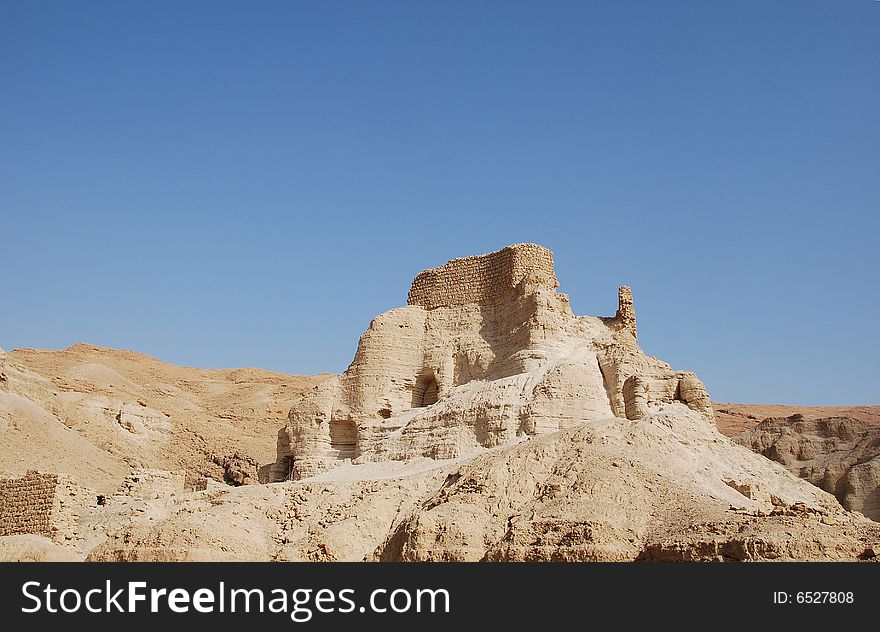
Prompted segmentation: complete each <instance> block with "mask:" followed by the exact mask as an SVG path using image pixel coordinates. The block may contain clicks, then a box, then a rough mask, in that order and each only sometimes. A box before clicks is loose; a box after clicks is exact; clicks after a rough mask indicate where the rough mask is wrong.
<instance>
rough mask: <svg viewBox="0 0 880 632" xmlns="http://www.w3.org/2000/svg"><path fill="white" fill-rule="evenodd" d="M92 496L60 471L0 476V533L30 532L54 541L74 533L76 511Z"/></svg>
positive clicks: (69, 536)
mask: <svg viewBox="0 0 880 632" xmlns="http://www.w3.org/2000/svg"><path fill="white" fill-rule="evenodd" d="M90 500H94V497H92V496H90V494H89V491H88V490H85V489H83V488H81V487H79V486H78V485H77V484H76V481H75V480H74V479H73V478H71V477H69V476H64V475H59V474H44V473H40V472H37V471H33V470H32V471H29V472H28V473H27V474H25V475H24V476H23V477H21V478H0V536H4V535H19V534H25V533H32V534H36V535H42V536H46V537H47V538H52V539H53V540H56V541H63V540H65V539H71V538H73V537H75V535H76V527H77V512H78V510H79V509H80V508H81V507H83V506H84V505H85V504H88V503H89V502H90Z"/></svg>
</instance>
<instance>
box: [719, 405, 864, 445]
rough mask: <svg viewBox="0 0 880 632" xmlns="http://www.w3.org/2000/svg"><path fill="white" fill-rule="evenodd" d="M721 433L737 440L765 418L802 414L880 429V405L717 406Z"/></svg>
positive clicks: (806, 417) (806, 416)
mask: <svg viewBox="0 0 880 632" xmlns="http://www.w3.org/2000/svg"><path fill="white" fill-rule="evenodd" d="M712 407H713V408H714V409H715V422H716V423H717V425H718V430H720V431H721V432H722V433H723V434H725V435H727V436H728V437H733V436H736V435H738V434H740V433H741V432H744V431H746V430H751V429H752V428H754V427H755V426H757V425H758V424H759V423H761V422H762V421H763V420H764V419H770V418H773V419H781V418H784V417H791V416H792V415H801V416H803V417H804V418H805V419H823V418H828V417H848V418H850V419H853V420H855V421H861V422H864V423H867V424H870V425H875V426H880V406H784V405H782V404H721V403H713V404H712Z"/></svg>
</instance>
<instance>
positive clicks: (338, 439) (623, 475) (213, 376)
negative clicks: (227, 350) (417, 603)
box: [0, 244, 880, 561]
mask: <svg viewBox="0 0 880 632" xmlns="http://www.w3.org/2000/svg"><path fill="white" fill-rule="evenodd" d="M557 287H558V282H557V280H556V276H555V272H554V266H553V257H552V253H550V251H549V250H547V249H546V248H543V247H541V246H539V245H537V244H516V245H513V246H509V247H507V248H504V249H502V250H500V251H498V252H494V253H490V254H487V255H479V256H475V257H468V258H465V259H455V260H452V261H450V262H448V263H447V264H445V265H442V266H439V267H438V268H432V269H429V270H425V271H423V272H422V273H420V274H419V275H418V276H417V277H416V278H415V280H414V282H413V285H412V287H411V289H410V292H409V296H408V300H407V305H406V306H403V307H399V308H395V309H392V310H390V311H388V312H385V313H384V314H380V315H379V316H377V317H376V318H374V319H373V321H372V322H371V323H370V326H369V328H368V329H367V330H366V331H365V332H364V333H363V335H362V336H361V338H360V340H359V342H358V345H357V351H356V353H355V357H354V360H353V361H352V363H351V365H350V366H349V367H348V369H346V371H345V372H344V373H342V374H341V375H337V376H315V377H302V376H290V375H282V374H277V373H270V372H266V371H259V370H256V369H238V370H220V371H203V370H199V369H191V368H184V367H174V366H171V365H167V364H165V363H162V362H160V361H158V360H156V359H155V358H150V357H148V356H143V355H140V354H133V353H131V352H125V351H113V350H110V349H102V348H100V347H91V346H88V345H75V346H74V347H71V348H70V349H67V350H64V351H56V352H44V351H34V350H27V349H22V350H16V351H13V352H10V353H6V354H3V355H0V437H2V439H3V442H2V444H0V467H2V468H3V469H4V470H5V471H6V472H7V473H8V474H13V475H16V476H17V478H12V479H9V478H7V479H5V480H2V481H0V514H2V515H0V518H3V519H2V520H0V559H88V560H120V561H125V560H171V561H174V560H322V561H323V560H385V561H419V560H421V561H477V560H494V561H521V560H532V561H552V560H567V561H624V560H652V561H653V560H852V561H855V560H859V559H876V558H877V551H878V550H880V524H877V523H875V522H872V521H870V520H868V519H867V518H866V517H865V516H864V515H862V514H861V513H858V512H851V511H847V510H846V509H844V507H842V506H841V504H840V503H839V502H838V500H837V499H836V498H835V497H834V496H833V495H832V494H830V493H828V492H827V491H824V490H823V489H820V488H819V487H817V486H815V485H812V484H810V483H809V482H808V481H807V480H804V479H803V478H799V477H798V476H796V475H795V474H794V473H792V472H791V471H789V470H787V469H786V467H783V465H781V464H780V463H776V462H774V460H771V459H769V458H766V457H765V456H764V455H762V454H759V453H756V452H755V451H752V450H750V449H748V448H747V447H744V446H743V445H740V444H739V443H738V442H737V441H740V439H737V441H734V440H732V439H731V438H729V437H727V436H725V434H723V433H722V432H719V429H718V427H717V426H716V424H717V423H718V422H717V418H716V412H715V409H716V408H720V407H716V406H713V405H712V403H711V400H710V398H709V394H708V393H707V391H706V389H705V387H704V385H703V384H702V382H701V381H700V380H699V379H698V377H697V376H696V375H695V374H694V373H692V372H689V371H684V370H677V369H673V368H672V367H671V366H670V365H668V364H666V363H665V362H663V361H661V360H659V359H657V358H654V357H651V356H648V355H646V354H645V353H644V352H643V351H642V350H641V348H640V347H639V344H638V336H637V328H636V313H635V307H634V300H633V296H632V293H631V292H630V289H629V288H628V287H626V286H623V287H621V288H620V290H619V293H618V309H617V312H616V313H615V314H614V315H613V316H604V317H600V316H578V315H575V314H573V313H572V311H571V307H570V304H569V300H568V297H567V296H566V295H565V294H561V293H559V292H557V291H556V288H557ZM673 308H674V306H673ZM288 410H289V412H288ZM747 410H748V408H747V407H746V408H745V409H744V408H742V407H738V406H736V405H724V408H723V410H721V414H722V415H725V416H726V417H725V418H724V420H723V421H722V423H721V425H722V427H724V428H725V429H726V430H727V431H728V432H730V431H731V429H732V428H733V425H732V423H728V421H731V422H736V423H738V424H741V425H742V426H743V427H748V426H754V425H756V424H757V422H758V419H757V418H755V419H751V418H750V417H749V415H750V414H752V413H751V412H744V411H747ZM860 414H861V413H860ZM865 414H870V411H867V412H866V413H865ZM754 416H755V417H757V415H754ZM858 423H863V422H858ZM762 445H763V443H762ZM794 445H799V444H797V443H796V442H795V444H794ZM808 445H809V446H812V445H814V443H809V444H808ZM860 445H861V444H860ZM751 447H755V446H754V445H752V446H751ZM808 449H809V448H808ZM758 451H760V450H758ZM34 469H36V470H41V472H33V471H31V472H29V473H27V475H25V476H22V475H23V474H25V472H26V471H28V470H34ZM799 473H800V472H799ZM801 474H802V473H801ZM68 475H73V478H72V477H71V476H68ZM198 477H201V478H200V479H199V480H195V479H197V478H198ZM205 477H207V478H210V479H213V481H209V480H206V478H205ZM190 479H193V480H190ZM218 481H225V482H226V483H231V484H227V485H224V484H222V483H219V482H218ZM264 481H265V482H269V483H271V484H242V483H258V482H264Z"/></svg>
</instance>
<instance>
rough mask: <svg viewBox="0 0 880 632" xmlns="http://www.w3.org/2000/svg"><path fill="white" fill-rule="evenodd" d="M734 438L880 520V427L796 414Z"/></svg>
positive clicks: (763, 424) (854, 507)
mask: <svg viewBox="0 0 880 632" xmlns="http://www.w3.org/2000/svg"><path fill="white" fill-rule="evenodd" d="M734 440H735V441H737V442H738V443H740V444H742V445H744V446H746V447H748V448H751V449H752V450H754V451H755V452H758V453H759V454H762V455H764V456H766V457H767V458H769V459H772V460H774V461H777V462H779V463H781V464H782V465H784V466H785V468H786V469H788V470H789V471H790V472H792V473H793V474H796V475H797V476H800V477H801V478H803V479H805V480H808V481H809V482H811V483H813V484H814V485H816V486H818V487H821V488H822V489H824V490H825V491H827V492H830V493H832V494H834V495H835V496H836V497H837V499H838V500H839V501H840V503H841V504H842V505H843V506H844V507H845V508H846V509H849V510H850V511H860V512H862V513H863V514H865V515H866V516H868V517H869V518H871V519H873V520H877V521H880V425H877V424H873V423H870V422H866V421H860V420H857V419H852V418H850V417H825V418H820V419H808V418H806V417H805V416H804V415H792V416H790V417H783V418H771V419H765V420H764V421H762V422H761V423H760V424H758V425H757V426H756V427H754V428H753V429H751V430H747V431H745V432H743V433H742V434H740V435H738V436H737V437H735V439H734Z"/></svg>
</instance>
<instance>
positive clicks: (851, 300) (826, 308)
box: [0, 0, 880, 404]
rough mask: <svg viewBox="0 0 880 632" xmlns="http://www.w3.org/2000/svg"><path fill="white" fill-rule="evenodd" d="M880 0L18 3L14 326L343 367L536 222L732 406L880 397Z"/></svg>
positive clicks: (10, 94) (575, 301) (6, 270)
mask: <svg viewBox="0 0 880 632" xmlns="http://www.w3.org/2000/svg"><path fill="white" fill-rule="evenodd" d="M878 216H880V2H876V1H869V0H824V1H809V0H789V1H784V0H777V1H774V2H767V1H765V0H751V1H732V0H725V1H712V0H699V1H696V0H694V1H691V2H676V1H670V0H665V1H663V2H658V1H656V0H651V1H641V2H640V1H628V2H622V1H620V0H613V1H608V2H587V1H579V2H552V1H541V2H538V1H535V2H510V1H503V2H486V1H479V2H453V1H448V0H444V1H442V2H440V1H437V2H411V1H406V2H355V1H351V2H328V1H322V2H309V3H306V2H292V1H289V2H288V1H285V2H217V1H211V2H146V1H144V2H115V1H114V2H93V1H85V2H27V1H21V2H10V1H9V0H4V1H3V2H2V3H0V262H2V270H0V288H2V291H0V346H2V347H3V348H5V349H7V350H9V349H11V348H14V347H25V346H28V347H41V348H62V347H66V346H68V345H70V344H73V343H76V342H79V341H87V342H92V343H96V344H101V345H106V346H111V347H119V348H126V349H134V350H136V351H141V352H145V353H149V354H151V355H155V356H158V357H159V358H162V359H164V360H167V361H170V362H174V363H179V364H187V365H194V366H201V367H232V366H258V367H263V368H267V369H273V370H280V371H286V372H293V373H316V372H323V371H328V372H340V371H342V370H344V369H345V367H346V366H347V365H348V363H349V362H350V361H351V359H352V357H353V355H354V351H355V347H356V343H357V338H358V336H359V335H360V333H361V332H362V331H363V330H364V329H365V328H366V326H367V325H368V323H369V321H370V319H371V318H372V317H373V316H375V315H376V314H379V313H381V312H383V311H386V310H387V309H390V308H392V307H396V306H400V305H403V304H405V301H406V292H407V290H408V289H409V284H410V281H411V279H412V277H413V276H415V274H416V273H417V272H419V271H420V270H422V269H423V268H426V267H432V266H436V265H440V264H442V263H444V262H445V261H447V260H448V259H450V258H453V257H459V256H466V255H471V254H478V253H483V252H488V251H492V250H497V249H498V248H500V247H503V246H505V245H507V244H510V243H515V242H523V241H534V242H538V243H541V244H543V245H545V246H547V247H549V248H550V249H551V250H553V251H554V252H555V255H556V267H557V276H558V277H559V280H560V283H561V288H560V290H561V291H564V292H567V293H569V294H570V295H571V299H572V305H573V307H574V309H575V312H576V313H579V314H598V315H610V314H613V313H614V310H615V307H616V290H617V286H618V285H621V284H624V283H627V284H630V285H631V286H632V287H633V292H634V295H635V302H636V311H637V315H638V319H639V333H640V341H641V343H642V347H643V348H644V349H645V351H646V352H647V353H649V354H652V355H656V356H658V357H660V358H662V359H664V360H666V361H668V362H670V363H671V364H672V365H673V366H674V367H675V368H681V369H690V370H694V371H696V372H697V373H698V375H699V376H700V377H701V378H702V379H703V380H704V381H705V382H706V384H707V386H708V387H709V391H710V393H711V394H712V396H713V398H714V399H715V400H716V401H740V402H767V403H770V402H780V403H790V404H880V380H878V378H880V335H878V323H880V284H878V271H880V248H878V234H880V233H878V228H880V226H878V224H880V217H878Z"/></svg>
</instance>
